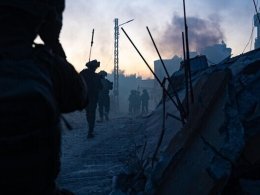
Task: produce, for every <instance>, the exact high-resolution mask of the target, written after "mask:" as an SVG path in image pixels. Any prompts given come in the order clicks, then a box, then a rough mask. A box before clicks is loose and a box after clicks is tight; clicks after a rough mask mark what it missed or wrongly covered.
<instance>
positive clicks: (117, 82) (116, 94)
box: [113, 18, 119, 112]
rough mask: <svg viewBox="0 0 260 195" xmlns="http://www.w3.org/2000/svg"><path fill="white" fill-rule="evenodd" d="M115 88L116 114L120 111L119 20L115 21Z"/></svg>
mask: <svg viewBox="0 0 260 195" xmlns="http://www.w3.org/2000/svg"><path fill="white" fill-rule="evenodd" d="M114 22H115V27H114V32H115V34H114V39H115V42H114V87H113V89H114V90H113V95H114V96H113V97H114V103H115V105H114V109H115V111H116V112H118V111H119V58H118V54H119V50H118V41H119V26H118V18H116V19H115V20H114Z"/></svg>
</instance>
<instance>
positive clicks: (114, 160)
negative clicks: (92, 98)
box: [58, 111, 144, 195]
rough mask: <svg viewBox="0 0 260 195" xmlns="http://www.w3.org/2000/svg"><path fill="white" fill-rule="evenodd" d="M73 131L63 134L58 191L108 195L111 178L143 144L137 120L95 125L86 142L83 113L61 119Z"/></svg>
mask: <svg viewBox="0 0 260 195" xmlns="http://www.w3.org/2000/svg"><path fill="white" fill-rule="evenodd" d="M64 117H65V118H66V119H67V121H68V122H69V123H70V125H71V126H72V130H66V128H64V129H65V130H64V131H63V138H62V167H61V173H60V175H59V178H58V183H59V185H60V186H61V187H64V188H67V189H70V190H72V191H73V192H75V193H76V195H88V194H109V192H111V188H112V177H113V176H114V175H116V174H118V173H119V172H120V171H122V169H123V166H124V164H125V163H126V160H127V159H128V157H129V155H130V154H131V153H133V152H134V150H135V149H136V147H137V146H138V144H139V143H142V139H143V132H142V131H144V130H143V129H142V128H140V126H141V125H142V122H143V121H144V119H143V118H141V117H139V118H136V117H134V118H133V117H129V116H126V117H117V118H112V119H110V120H109V121H107V122H103V123H96V128H95V137H94V138H93V139H87V122H86V119H85V112H84V111H82V112H74V113H71V114H67V115H65V116H64Z"/></svg>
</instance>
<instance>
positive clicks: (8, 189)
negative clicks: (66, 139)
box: [0, 0, 87, 195]
mask: <svg viewBox="0 0 260 195" xmlns="http://www.w3.org/2000/svg"><path fill="white" fill-rule="evenodd" d="M50 2H54V0H53V1H44V0H36V1H35V0H26V1H22V0H12V1H10V0H1V1H0V25H1V31H0V91H1V93H0V194H5V195H13V194H26V195H61V194H73V193H71V192H69V191H65V190H59V189H58V187H57V186H56V184H55V180H56V178H57V175H58V174H59V171H60V140H61V137H60V136H61V125H60V118H61V113H65V112H72V111H75V110H77V109H83V108H85V106H86V103H87V101H86V100H87V94H86V86H85V84H84V82H83V80H82V79H81V77H80V76H79V74H78V73H77V72H76V70H75V69H74V67H73V66H72V65H71V64H70V63H68V62H67V61H66V60H65V58H62V57H61V56H58V55H57V56H56V55H53V52H50V49H49V48H48V47H46V46H45V45H34V44H33V41H34V39H35V38H36V36H37V35H39V29H41V25H42V24H43V22H44V21H48V20H49V19H52V17H53V16H55V14H56V11H55V10H56V8H55V4H50ZM53 6H54V7H53ZM49 30H50V31H51V30H52V27H50V29H49Z"/></svg>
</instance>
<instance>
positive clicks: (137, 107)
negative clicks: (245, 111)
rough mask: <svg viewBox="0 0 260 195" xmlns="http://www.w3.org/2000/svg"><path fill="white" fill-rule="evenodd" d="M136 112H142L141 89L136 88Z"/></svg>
mask: <svg viewBox="0 0 260 195" xmlns="http://www.w3.org/2000/svg"><path fill="white" fill-rule="evenodd" d="M134 110H135V111H134V112H135V114H140V110H141V95H140V91H138V90H136V91H135V108H134Z"/></svg>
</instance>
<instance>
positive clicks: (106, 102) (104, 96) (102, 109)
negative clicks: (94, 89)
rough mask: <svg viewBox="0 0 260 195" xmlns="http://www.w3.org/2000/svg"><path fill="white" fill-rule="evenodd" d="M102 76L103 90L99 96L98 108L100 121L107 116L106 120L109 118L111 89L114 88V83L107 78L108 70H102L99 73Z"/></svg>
mask: <svg viewBox="0 0 260 195" xmlns="http://www.w3.org/2000/svg"><path fill="white" fill-rule="evenodd" d="M98 74H99V75H100V78H101V84H102V90H101V91H100V92H99V96H98V110H99V117H100V122H102V121H103V118H104V116H105V119H106V120H109V110H110V97H109V90H112V89H113V83H112V82H111V81H109V80H108V79H106V78H105V77H106V76H107V72H106V71H104V70H101V71H100V72H99V73H98Z"/></svg>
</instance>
